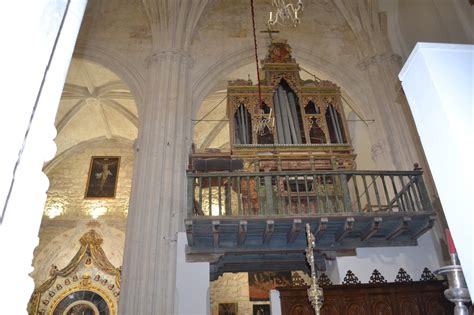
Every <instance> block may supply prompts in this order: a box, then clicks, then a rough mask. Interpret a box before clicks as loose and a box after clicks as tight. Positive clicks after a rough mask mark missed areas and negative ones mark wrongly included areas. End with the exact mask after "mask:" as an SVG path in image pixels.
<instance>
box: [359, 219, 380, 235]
mask: <svg viewBox="0 0 474 315" xmlns="http://www.w3.org/2000/svg"><path fill="white" fill-rule="evenodd" d="M381 222H382V218H381V217H375V218H374V219H373V220H372V223H370V226H369V229H368V230H367V231H366V232H365V233H363V234H362V236H361V237H360V240H361V241H366V240H368V239H369V238H371V237H372V236H374V235H375V233H377V232H378V231H379V229H380V223H381Z"/></svg>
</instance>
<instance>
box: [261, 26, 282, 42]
mask: <svg viewBox="0 0 474 315" xmlns="http://www.w3.org/2000/svg"><path fill="white" fill-rule="evenodd" d="M260 33H268V37H269V38H270V44H271V43H273V37H272V34H273V33H275V34H277V33H280V31H276V30H272V29H270V27H267V30H266V31H260Z"/></svg>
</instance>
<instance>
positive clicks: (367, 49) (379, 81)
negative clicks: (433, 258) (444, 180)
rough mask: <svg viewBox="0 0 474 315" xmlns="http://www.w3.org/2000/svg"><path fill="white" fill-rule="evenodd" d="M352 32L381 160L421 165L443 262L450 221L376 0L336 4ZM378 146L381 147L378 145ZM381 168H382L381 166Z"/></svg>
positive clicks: (338, 0) (397, 164)
mask: <svg viewBox="0 0 474 315" xmlns="http://www.w3.org/2000/svg"><path fill="white" fill-rule="evenodd" d="M333 1H334V3H335V5H336V6H337V8H338V9H339V11H340V12H341V14H342V15H343V16H344V18H345V19H346V21H347V23H348V25H349V27H350V28H351V30H352V32H353V34H354V37H355V40H356V43H357V46H358V48H359V53H360V63H359V66H360V68H361V70H363V71H365V72H366V73H367V75H368V78H369V80H370V83H371V86H372V93H373V97H374V101H375V104H374V105H376V106H375V108H374V112H375V114H376V120H379V122H377V121H376V124H377V128H378V129H377V133H378V134H379V137H380V138H381V139H383V138H384V139H385V141H387V143H383V140H382V143H380V145H379V147H376V148H374V147H373V148H372V151H374V149H375V150H379V151H380V153H381V156H382V157H384V158H388V159H391V162H392V163H393V166H394V167H395V168H396V169H401V170H409V169H412V167H413V163H416V162H419V163H420V165H421V166H422V167H423V168H424V177H425V178H426V179H427V180H426V181H425V182H426V183H427V188H428V190H429V192H430V196H431V201H432V204H433V207H434V209H435V211H436V212H437V213H438V218H439V219H438V220H436V224H435V227H436V228H435V229H433V230H432V231H434V233H433V234H434V235H433V237H434V242H435V244H436V245H438V249H439V250H438V251H437V253H436V254H437V255H438V260H439V261H443V256H442V255H441V250H440V248H441V247H440V244H439V240H440V239H443V238H444V227H445V226H446V223H445V222H446V219H445V217H444V213H443V211H442V209H441V206H440V205H439V197H438V195H437V192H436V188H435V185H434V182H433V179H432V176H431V172H430V170H429V168H428V162H427V160H426V156H425V154H424V151H423V147H422V145H421V142H420V138H419V135H418V131H417V130H416V127H415V124H414V121H413V116H412V114H411V111H410V108H409V106H408V102H407V100H406V98H405V95H404V93H403V90H402V89H401V84H400V81H399V80H398V72H399V71H400V69H401V58H400V57H399V56H397V55H395V54H394V53H393V50H392V47H391V45H390V42H389V40H388V35H387V30H386V21H385V16H384V15H383V14H381V13H379V11H378V5H377V1H373V0H357V1H346V0H333ZM375 145H376V146H377V145H378V144H375ZM378 165H380V164H378Z"/></svg>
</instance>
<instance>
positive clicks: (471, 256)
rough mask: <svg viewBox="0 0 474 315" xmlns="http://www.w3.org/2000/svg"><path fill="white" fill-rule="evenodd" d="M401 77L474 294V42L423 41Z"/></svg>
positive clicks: (416, 47)
mask: <svg viewBox="0 0 474 315" xmlns="http://www.w3.org/2000/svg"><path fill="white" fill-rule="evenodd" d="M399 77H400V80H401V81H402V85H403V89H404V90H405V93H406V95H407V99H408V102H409V104H410V107H411V110H412V112H413V117H414V119H415V123H416V127H417V128H418V132H419V134H420V138H421V142H422V143H423V147H424V150H425V153H426V157H427V159H428V162H429V164H430V169H431V172H432V174H433V178H434V180H435V183H436V188H437V189H438V194H439V196H440V200H441V204H442V206H443V209H444V214H445V216H446V219H447V221H448V226H449V228H450V230H451V234H452V236H453V240H454V243H455V245H456V248H457V250H458V255H459V259H460V261H461V265H462V266H463V270H464V274H465V277H466V281H467V285H468V287H469V289H470V291H471V292H473V290H474V269H473V266H474V250H473V247H474V246H473V244H474V233H473V223H474V214H473V209H474V203H473V197H472V196H473V191H474V189H473V185H472V181H473V178H474V172H473V166H472V156H473V148H472V143H473V139H472V137H473V135H474V124H473V119H474V116H473V115H474V114H473V108H474V95H473V91H474V45H453V44H428V43H418V44H416V46H415V48H414V50H413V52H412V53H411V54H410V57H409V58H408V60H407V62H406V63H405V66H404V67H403V69H402V71H401V72H400V75H399ZM471 295H472V294H471Z"/></svg>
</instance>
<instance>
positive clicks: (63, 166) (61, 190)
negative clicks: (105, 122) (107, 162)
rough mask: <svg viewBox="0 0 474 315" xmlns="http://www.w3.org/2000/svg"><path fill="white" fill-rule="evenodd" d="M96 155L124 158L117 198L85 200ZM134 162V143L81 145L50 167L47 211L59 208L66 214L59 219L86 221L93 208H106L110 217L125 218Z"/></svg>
mask: <svg viewBox="0 0 474 315" xmlns="http://www.w3.org/2000/svg"><path fill="white" fill-rule="evenodd" d="M92 156H120V167H119V171H118V182H117V189H116V193H115V198H108V199H105V198H102V199H99V198H88V199H86V198H84V196H85V191H86V185H87V177H88V173H89V167H90V162H91V157H92ZM133 160H134V158H133V149H132V144H131V143H130V142H128V141H127V142H125V141H122V140H114V139H111V140H103V141H97V142H92V143H90V144H88V145H85V146H81V145H79V146H76V147H75V149H73V152H66V153H65V154H64V156H59V157H57V161H53V162H52V163H54V164H52V165H51V166H49V165H48V167H47V168H46V174H47V175H48V178H49V181H50V186H49V190H48V199H47V200H46V206H45V211H46V212H47V211H48V209H49V208H51V207H55V206H56V207H60V208H62V209H63V211H64V212H63V214H61V215H60V216H58V217H57V218H58V219H59V218H60V219H77V218H83V217H84V216H85V215H87V211H88V210H89V209H91V208H93V207H97V206H105V207H107V213H106V215H105V216H106V217H112V216H113V217H116V216H122V217H123V216H124V214H126V213H127V212H128V200H129V197H130V189H131V184H132V173H133Z"/></svg>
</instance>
